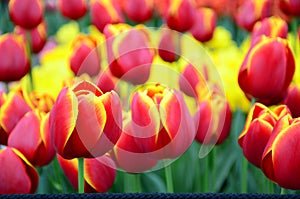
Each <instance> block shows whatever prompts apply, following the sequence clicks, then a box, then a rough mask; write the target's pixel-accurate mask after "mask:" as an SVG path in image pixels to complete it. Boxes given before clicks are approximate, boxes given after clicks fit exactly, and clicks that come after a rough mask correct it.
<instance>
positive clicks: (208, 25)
mask: <svg viewBox="0 0 300 199" xmlns="http://www.w3.org/2000/svg"><path fill="white" fill-rule="evenodd" d="M216 25H217V14H216V12H215V11H214V10H213V9H210V8H198V9H197V16H196V20H195V23H194V25H193V26H192V28H191V29H190V32H191V33H192V35H193V37H194V38H195V39H197V40H198V41H200V42H205V41H209V40H210V39H211V38H212V37H213V34H214V30H215V27H216Z"/></svg>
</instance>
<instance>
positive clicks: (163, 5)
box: [153, 0, 171, 16]
mask: <svg viewBox="0 0 300 199" xmlns="http://www.w3.org/2000/svg"><path fill="white" fill-rule="evenodd" d="M170 2H171V0H164V1H162V0H153V3H154V8H155V11H156V13H157V14H158V15H159V16H164V15H165V13H167V11H168V9H169V5H170Z"/></svg>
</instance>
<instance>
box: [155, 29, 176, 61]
mask: <svg viewBox="0 0 300 199" xmlns="http://www.w3.org/2000/svg"><path fill="white" fill-rule="evenodd" d="M158 54H159V56H160V58H162V60H164V61H166V62H175V61H177V60H178V59H179V58H180V55H181V35H180V34H179V33H178V32H176V31H174V30H171V29H169V28H164V29H162V31H161V39H160V41H159V44H158Z"/></svg>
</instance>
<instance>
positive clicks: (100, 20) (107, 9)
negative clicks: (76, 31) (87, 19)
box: [90, 0, 124, 32]
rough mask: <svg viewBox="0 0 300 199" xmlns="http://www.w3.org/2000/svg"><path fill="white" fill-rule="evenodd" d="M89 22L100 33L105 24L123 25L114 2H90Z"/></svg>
mask: <svg viewBox="0 0 300 199" xmlns="http://www.w3.org/2000/svg"><path fill="white" fill-rule="evenodd" d="M90 6H91V20H92V24H94V25H95V26H96V27H97V28H98V30H99V31H100V32H103V30H104V27H105V26H106V25H107V24H117V23H123V22H124V18H123V16H122V13H121V9H120V7H119V5H118V4H117V3H116V1H115V0H101V1H100V0H92V1H91V5H90Z"/></svg>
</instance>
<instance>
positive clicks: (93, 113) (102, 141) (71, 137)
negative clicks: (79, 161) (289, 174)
mask: <svg viewBox="0 0 300 199" xmlns="http://www.w3.org/2000/svg"><path fill="white" fill-rule="evenodd" d="M121 111H122V108H121V105H120V99H119V97H118V95H117V94H116V93H115V92H114V91H111V92H107V93H105V94H103V93H102V91H101V90H100V89H99V88H98V87H97V86H96V85H94V84H92V83H90V82H87V81H81V82H79V83H78V84H76V85H75V86H74V87H73V88H72V89H71V88H69V87H64V88H63V89H62V90H61V92H60V94H59V95H58V97H57V99H56V102H55V104H54V106H53V108H52V110H51V112H50V119H49V123H50V131H51V136H52V140H53V143H54V148H55V150H56V152H57V153H58V154H59V155H61V156H62V157H64V158H65V159H73V158H79V157H84V158H93V157H98V156H101V155H103V154H105V153H106V152H107V151H108V150H110V149H112V148H113V146H114V144H115V143H116V142H117V141H118V139H119V137H120V135H121V131H122V112H121Z"/></svg>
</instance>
